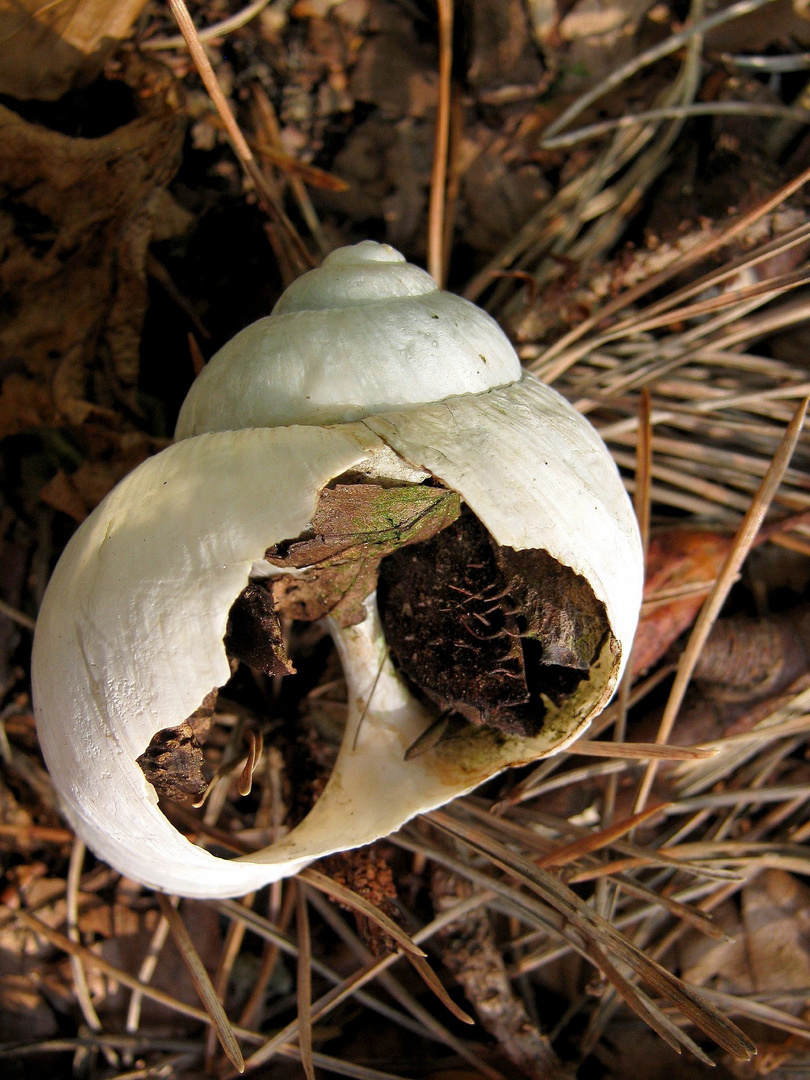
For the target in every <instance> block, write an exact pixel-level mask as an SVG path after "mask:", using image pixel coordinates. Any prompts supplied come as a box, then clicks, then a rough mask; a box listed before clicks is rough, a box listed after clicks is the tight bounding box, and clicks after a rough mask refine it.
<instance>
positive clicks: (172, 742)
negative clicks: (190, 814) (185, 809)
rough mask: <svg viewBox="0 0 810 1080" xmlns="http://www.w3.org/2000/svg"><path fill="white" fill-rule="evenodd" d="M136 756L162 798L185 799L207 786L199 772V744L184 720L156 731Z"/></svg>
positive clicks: (194, 795)
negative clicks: (138, 755)
mask: <svg viewBox="0 0 810 1080" xmlns="http://www.w3.org/2000/svg"><path fill="white" fill-rule="evenodd" d="M195 716H196V713H195ZM136 760H137V762H138V764H139V765H140V767H141V770H142V771H143V774H144V776H145V777H146V779H147V780H148V781H149V783H150V784H151V785H152V786H153V787H154V789H155V791H156V792H157V793H158V795H162V796H163V797H164V798H166V799H174V800H175V801H176V802H189V801H190V799H192V798H196V797H197V796H198V795H202V793H203V792H204V791H205V789H206V787H207V786H208V785H207V783H206V780H205V777H204V776H203V774H202V763H203V752H202V747H201V746H200V743H199V742H198V740H197V736H196V735H195V734H194V730H193V728H192V726H191V724H190V723H189V721H188V720H184V721H183V723H182V724H178V726H177V727H173V728H164V729H163V730H162V731H158V732H157V734H156V735H153V736H152V740H151V742H150V743H149V745H148V746H147V748H146V749H145V750H144V752H143V753H142V754H141V756H140V757H139V758H137V759H136Z"/></svg>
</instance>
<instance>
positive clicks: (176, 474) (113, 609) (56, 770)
mask: <svg viewBox="0 0 810 1080" xmlns="http://www.w3.org/2000/svg"><path fill="white" fill-rule="evenodd" d="M177 439H178V441H177V442H176V443H175V445H173V446H171V447H169V448H168V449H167V450H165V451H163V452H162V453H161V454H158V455H157V456H155V457H154V458H151V459H150V460H148V461H146V462H144V464H142V465H141V466H140V467H139V468H137V469H136V470H135V471H134V472H133V473H131V474H130V475H129V476H128V477H126V478H125V479H124V480H123V481H122V482H121V483H120V484H119V485H118V486H117V487H116V488H115V489H114V490H113V491H112V492H111V493H110V495H109V496H108V497H107V498H106V499H105V500H104V502H103V503H101V505H100V506H99V507H98V508H97V509H96V510H95V511H94V513H93V514H92V515H91V516H90V517H89V518H88V519H87V521H85V522H84V523H83V524H82V526H81V527H80V528H79V529H78V531H77V532H76V534H75V536H74V537H73V538H72V540H71V541H70V543H69V544H68V546H67V548H66V550H65V552H64V554H63V556H62V558H61V560H60V562H59V564H58V566H57V568H56V570H55V572H54V574H53V577H52V580H51V582H50V584H49V586H48V589H47V592H46V596H45V599H44V601H43V605H42V610H41V612H40V617H39V621H38V625H37V631H36V636H35V642H34V656H33V688H34V702H35V711H36V717H37V725H38V730H39V737H40V742H41V745H42V750H43V754H44V755H45V759H46V762H47V764H48V767H49V769H50V772H51V776H52V778H53V781H54V784H55V786H56V788H57V791H58V793H59V795H60V798H61V801H62V805H63V807H64V810H65V814H66V816H67V817H68V818H69V820H70V822H71V823H72V825H73V826H74V828H75V829H76V831H77V833H78V834H79V835H80V836H81V837H82V838H83V839H84V840H85V841H86V842H87V844H88V845H89V846H90V847H91V848H92V849H93V850H94V851H95V852H96V853H97V854H98V855H99V856H101V857H102V858H104V859H106V860H107V861H108V862H109V863H110V864H111V865H113V866H114V867H116V868H117V869H118V870H120V871H121V872H123V873H125V874H127V875H128V876H129V877H131V878H134V879H135V880H138V881H140V882H142V883H144V884H146V885H149V886H152V887H155V888H159V889H163V890H166V891H170V892H174V893H177V894H180V895H186V896H236V895H241V894H243V893H246V892H248V891H250V890H253V889H255V888H258V887H260V886H261V885H263V884H266V883H269V882H271V881H274V880H277V879H279V878H281V877H284V876H286V875H289V874H293V873H296V872H297V871H298V870H299V869H301V868H302V867H303V866H305V865H306V864H307V863H309V862H311V861H312V860H314V859H317V858H319V857H321V856H324V855H326V854H329V853H332V852H334V851H339V850H344V849H347V848H352V847H358V846H360V845H362V844H366V843H370V842H371V841H373V840H375V839H377V838H378V837H380V836H384V835H387V834H388V833H390V832H391V831H393V830H395V829H397V828H398V827H399V826H400V825H402V824H403V823H404V822H405V821H407V820H408V819H409V818H411V817H413V816H414V815H415V814H417V813H419V812H422V811H426V810H428V809H431V808H433V807H436V806H438V805H441V804H443V803H445V802H448V801H449V800H451V799H453V798H455V797H456V796H457V795H459V794H461V793H463V792H465V791H469V790H470V789H472V788H473V787H475V786H476V785H477V784H479V783H481V782H482V781H483V780H485V779H487V778H488V777H490V776H493V775H495V774H496V773H497V772H499V771H501V770H502V769H504V768H506V767H508V766H510V765H515V764H521V763H525V762H527V761H531V760H533V759H535V758H538V757H543V756H545V755H547V754H549V753H552V752H554V751H556V750H560V749H562V748H563V747H565V746H567V745H568V744H569V743H571V742H572V741H573V740H574V739H576V738H577V737H578V736H579V735H580V734H581V733H582V732H583V731H584V730H585V728H586V727H587V726H588V723H589V722H590V720H591V719H592V717H593V716H594V715H596V713H597V712H599V710H600V709H601V708H603V707H604V705H605V704H606V703H607V701H608V700H609V698H610V695H611V694H612V693H613V691H614V689H615V687H616V684H617V681H618V679H619V677H620V674H621V671H622V668H623V666H624V663H625V661H626V657H627V652H628V649H629V645H630V642H631V640H632V637H633V634H634V632H635V625H636V621H637V617H638V611H639V606H640V599H641V584H642V558H641V546H640V543H639V538H638V531H637V527H636V523H635V519H634V516H633V513H632V508H631V506H630V503H629V500H628V498H627V496H626V494H625V491H624V488H623V486H622V483H621V480H620V477H619V475H618V472H617V470H616V468H615V465H614V463H613V461H612V459H611V457H610V455H609V453H608V451H607V449H606V448H605V446H604V444H603V443H602V442H601V440H600V439H599V437H598V435H597V434H596V432H595V431H594V430H593V428H592V427H591V426H590V424H589V423H588V422H587V421H586V420H585V419H584V418H583V417H581V416H580V415H579V414H578V413H576V411H575V410H573V409H572V408H571V406H570V405H569V404H568V403H567V402H566V401H565V400H564V399H563V398H561V397H560V396H559V395H558V394H557V393H556V392H554V391H553V390H551V389H550V388H548V387H546V386H544V385H542V384H541V383H539V382H538V381H537V380H536V379H535V378H533V377H532V376H530V375H525V374H524V375H522V374H521V369H520V364H519V361H518V358H517V356H516V355H515V353H514V351H513V349H512V348H511V346H510V344H509V342H508V341H507V339H506V337H505V336H504V335H503V333H502V332H501V331H500V329H499V328H498V326H497V324H496V323H495V322H494V321H493V320H492V319H490V318H489V316H487V315H486V314H485V313H484V312H482V311H481V310H480V309H478V308H476V307H475V306H474V305H472V304H469V303H467V302H466V301H464V300H461V299H460V298H458V297H456V296H453V295H451V294H449V293H445V292H441V291H439V290H438V289H437V288H436V286H435V284H434V283H433V280H432V279H431V278H430V277H429V275H427V274H426V273H424V271H421V270H419V269H417V268H416V267H414V266H411V265H409V264H407V263H406V262H405V261H404V259H403V258H402V256H401V255H400V254H399V253H398V252H396V251H394V250H393V249H392V248H390V247H387V246H385V245H379V244H375V243H372V242H371V241H366V242H364V243H362V244H358V245H356V246H355V247H350V248H343V249H340V250H339V251H336V252H334V253H333V254H332V255H331V256H329V257H328V258H327V259H326V260H325V262H324V264H323V266H322V267H321V268H320V269H318V270H314V271H312V272H311V273H309V274H306V275H304V277H302V278H301V279H299V280H298V281H297V282H295V283H294V284H293V285H292V286H291V287H290V288H289V289H288V290H287V292H286V293H285V294H284V295H283V296H282V298H281V300H280V301H279V303H278V304H277V305H276V308H275V311H274V313H273V314H272V315H271V316H269V317H268V318H266V319H262V320H260V321H259V322H258V323H255V324H253V325H252V326H249V327H247V328H246V329H245V330H243V331H242V332H241V333H240V334H238V335H237V336H236V337H235V338H234V339H233V340H232V341H231V342H229V343H228V344H227V345H226V346H225V347H224V348H223V349H222V350H221V351H220V352H219V353H218V354H217V355H216V356H215V357H214V358H213V359H212V360H211V362H210V364H209V365H208V366H207V367H206V369H205V370H204V371H203V373H202V374H201V375H200V377H199V378H198V379H197V381H196V382H195V384H194V386H193V387H192V389H191V391H190V393H189V395H188V398H187V399H186V402H185V404H184V406H183V409H182V410H181V414H180V418H179V421H178V426H177ZM348 470H352V471H354V472H358V471H359V472H365V473H366V474H367V475H368V476H379V475H382V476H386V477H388V478H390V479H394V480H403V479H405V480H407V479H411V480H416V481H418V480H419V479H420V478H422V477H424V476H425V475H427V474H429V475H431V476H432V477H434V478H435V479H436V480H438V481H440V482H441V483H442V484H443V485H444V486H445V487H447V488H450V489H452V490H454V491H456V492H458V493H459V495H460V496H461V498H462V499H463V501H464V502H465V503H466V504H467V506H468V507H469V508H470V509H471V510H472V512H473V513H474V514H475V515H476V516H477V518H478V519H479V520H480V521H481V522H482V523H483V525H484V526H485V527H486V529H487V530H488V531H489V533H490V535H491V536H492V537H493V538H494V540H495V541H496V542H497V543H498V544H499V545H501V546H506V547H512V548H516V549H534V548H538V549H542V550H544V551H546V552H548V553H549V554H550V555H551V556H553V558H554V559H556V560H557V561H558V562H560V563H562V564H563V565H564V566H567V567H570V568H571V569H572V570H574V571H575V572H576V573H577V574H580V575H582V576H583V577H584V578H585V579H586V580H587V582H588V583H589V584H590V587H591V589H592V590H593V593H594V595H595V596H596V598H597V599H598V600H599V601H601V602H602V603H603V604H604V607H605V611H606V615H607V621H608V624H609V628H610V629H609V633H608V634H607V638H606V640H605V643H604V645H603V646H602V648H601V650H600V652H599V655H598V656H597V658H596V659H595V661H594V663H593V665H592V668H591V670H590V673H589V676H588V677H587V678H586V679H584V680H583V681H582V682H581V683H580V685H579V686H578V688H577V689H576V690H575V691H574V692H573V693H572V694H571V696H570V697H569V698H568V699H567V700H566V701H565V702H564V704H563V705H562V706H560V707H559V708H555V707H553V706H551V705H549V708H548V711H547V714H546V719H545V722H544V726H543V728H542V730H541V732H540V734H539V735H537V736H536V737H534V738H523V737H519V736H514V735H504V733H503V732H496V731H493V730H492V729H489V728H485V727H477V728H474V729H468V730H466V731H465V732H464V733H462V734H461V735H459V736H455V737H453V738H451V739H449V740H447V741H445V742H440V743H439V744H438V745H437V746H436V747H434V748H433V749H431V750H428V751H426V752H425V753H424V754H422V755H421V756H418V757H415V758H413V759H411V760H405V757H404V753H405V750H406V749H407V747H408V746H409V745H410V744H411V743H412V742H413V741H414V739H415V738H416V737H417V736H418V735H419V734H420V733H421V732H422V731H423V730H424V728H425V727H426V726H427V724H428V723H429V718H428V716H427V713H426V711H425V709H424V708H423V707H422V705H420V704H419V703H418V702H417V701H416V699H415V698H414V697H413V695H412V693H411V692H410V691H409V690H408V689H407V687H406V685H405V683H404V681H403V679H402V678H401V677H400V675H399V674H398V673H397V671H396V670H395V669H394V666H393V664H392V662H391V660H390V658H389V656H388V652H387V648H386V644H385V639H384V636H383V633H382V630H381V627H380V624H379V620H378V617H377V612H376V604H375V598H374V595H373V594H372V595H371V596H370V597H369V598H367V600H366V602H365V607H366V610H367V612H368V614H367V617H366V619H365V621H363V622H361V623H359V624H358V625H356V626H352V627H349V628H348V629H339V628H333V635H334V637H335V640H336V643H337V646H338V650H339V653H340V657H341V661H342V663H343V667H344V673H345V675H346V679H347V683H348V688H349V718H348V721H347V725H346V730H345V733H344V736H343V741H342V745H341V749H340V753H339V756H338V760H337V763H336V765H335V768H334V770H333V772H332V775H331V777H330V780H329V782H328V784H327V786H326V788H325V790H324V792H323V793H322V795H321V796H320V798H319V799H318V801H317V802H316V803H315V806H314V807H313V809H312V810H311V811H310V813H309V814H308V815H307V817H306V818H305V819H304V820H303V822H302V823H301V824H300V825H299V826H298V827H297V828H295V829H293V830H292V832H290V833H289V834H288V835H287V836H286V837H284V839H282V840H281V841H280V842H278V843H276V844H274V845H271V846H270V847H268V848H266V849H264V850H263V851H260V852H257V853H255V854H252V855H250V856H245V857H243V858H239V859H234V860H226V859H221V858H218V857H216V856H214V855H212V854H211V853H209V852H208V851H206V850H205V849H204V848H202V847H197V846H194V845H192V844H191V843H190V842H189V841H188V840H186V839H185V838H184V837H183V836H182V835H181V834H180V833H179V832H177V831H176V830H175V828H174V827H173V826H172V825H171V824H170V823H169V821H168V820H167V819H166V818H165V817H164V815H163V814H162V812H161V811H160V809H159V807H158V803H157V796H156V794H155V792H154V789H153V788H152V786H151V784H149V783H148V782H147V780H146V779H145V777H144V775H143V772H142V771H141V769H140V767H139V766H138V765H137V764H136V758H137V757H138V756H139V755H141V754H142V753H143V752H144V750H145V749H146V747H147V746H148V744H149V742H150V740H151V738H152V737H153V736H154V735H155V734H156V733H157V732H158V731H160V730H162V729H164V728H167V727H173V726H175V725H178V724H180V723H182V722H183V721H184V720H185V719H186V718H187V717H189V716H190V715H191V714H192V713H193V712H194V710H195V709H196V708H197V707H198V706H199V705H200V703H201V701H202V700H203V698H204V697H205V696H206V695H207V694H208V693H209V692H210V691H211V690H212V689H213V688H214V687H217V686H221V685H223V684H224V683H225V682H227V680H228V678H229V675H230V669H229V664H228V659H227V656H226V652H225V646H224V644H223V638H224V636H225V631H226V625H227V620H228V614H229V611H230V608H231V605H232V604H233V602H234V600H235V599H236V597H237V596H238V595H239V593H240V592H241V591H242V590H243V589H244V587H245V585H246V584H247V581H248V578H249V576H250V574H251V571H253V573H254V574H255V573H257V572H259V569H260V567H261V566H262V560H263V555H264V553H265V551H266V550H267V548H268V547H269V546H271V545H272V544H276V543H280V542H281V541H283V540H287V539H291V538H295V537H297V536H299V535H300V534H301V533H303V532H304V530H306V529H307V527H308V526H309V525H310V523H311V521H312V518H313V515H314V513H315V509H316V505H317V502H318V498H319V496H320V493H321V492H322V490H323V489H324V487H326V485H327V484H329V482H330V481H332V480H334V479H335V478H336V477H339V476H340V475H341V474H343V473H345V472H347V471H348ZM264 565H265V566H266V565H267V564H266V563H265V564H264ZM361 720H362V723H360V721H361Z"/></svg>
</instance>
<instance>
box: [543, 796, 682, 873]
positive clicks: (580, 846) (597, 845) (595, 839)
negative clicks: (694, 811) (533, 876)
mask: <svg viewBox="0 0 810 1080" xmlns="http://www.w3.org/2000/svg"><path fill="white" fill-rule="evenodd" d="M665 807H666V803H664V805H662V806H652V807H648V808H647V809H646V810H645V811H644V812H643V813H641V814H633V816H632V817H629V818H625V819H624V821H618V822H616V824H615V825H610V826H608V827H607V828H604V829H599V830H598V832H595V833H592V834H591V835H590V836H583V837H582V839H581V840H575V841H574V842H573V843H571V844H565V845H564V846H563V847H561V848H558V849H557V850H556V851H552V852H550V853H549V854H548V855H543V856H542V857H541V858H539V859H534V860H532V861H533V862H534V865H535V866H538V867H540V868H541V869H543V870H548V869H550V868H551V867H552V866H565V865H567V864H568V863H571V862H574V860H575V859H581V858H582V856H583V855H591V854H593V852H594V851H600V850H601V849H602V848H603V847H608V846H609V845H610V844H612V843H613V841H614V840H618V839H619V837H620V836H624V834H625V833H628V832H630V830H631V829H634V828H635V827H636V826H637V825H641V823H642V822H644V821H649V819H650V818H652V817H655V815H656V814H658V813H659V812H660V811H662V810H664V809H665Z"/></svg>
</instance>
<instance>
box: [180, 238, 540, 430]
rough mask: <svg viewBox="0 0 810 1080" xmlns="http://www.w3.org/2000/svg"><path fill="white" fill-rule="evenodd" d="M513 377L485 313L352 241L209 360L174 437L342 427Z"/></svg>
mask: <svg viewBox="0 0 810 1080" xmlns="http://www.w3.org/2000/svg"><path fill="white" fill-rule="evenodd" d="M520 375H521V368H520V361H519V359H518V357H517V354H516V353H515V351H514V349H513V348H512V346H511V344H510V343H509V340H508V338H507V337H506V335H505V334H504V333H503V331H502V330H501V328H500V327H499V326H498V324H497V323H496V322H495V321H494V319H491V318H490V316H489V315H487V314H486V312H484V311H482V310H481V309H480V308H478V307H476V306H475V305H474V304H471V303H470V302H469V301H467V300H463V299H462V298H461V297H460V296H455V295H454V294H453V293H448V292H444V291H443V290H441V289H439V288H437V287H436V283H435V281H434V280H433V278H432V277H431V276H430V274H428V273H426V272H425V271H424V270H420V269H419V268H418V267H416V266H413V265H412V264H410V263H407V262H406V261H405V259H404V257H403V256H402V255H400V253H399V252H398V251H395V250H394V248H392V247H389V246H388V245H387V244H377V243H375V242H374V241H373V240H364V241H363V242H362V243H360V244H355V245H354V246H353V247H345V248H339V249H338V250H337V251H333V252H332V254H331V255H329V256H327V258H326V259H325V260H324V262H323V265H322V266H321V267H319V268H318V269H317V270H311V271H310V272H309V273H308V274H304V275H303V276H302V277H300V278H299V279H298V280H297V281H295V282H294V283H293V284H292V285H291V286H290V287H289V288H288V289H287V290H286V292H284V294H283V295H282V296H281V298H280V299H279V301H278V303H277V304H276V306H275V308H274V309H273V312H272V314H270V315H268V316H267V317H266V318H264V319H259V320H258V321H257V322H254V323H252V324H251V325H250V326H247V327H245V329H244V330H242V331H241V332H240V333H238V334H237V335H236V337H234V338H233V339H232V340H231V341H229V342H228V343H227V345H225V346H224V347H223V348H222V349H220V350H219V352H218V353H216V355H215V356H213V357H212V359H211V361H210V362H209V363H208V364H207V366H206V367H205V369H204V370H203V372H202V374H201V375H200V376H199V378H198V379H197V381H196V382H195V383H194V385H193V386H192V388H191V390H190V391H189V394H188V396H187V398H186V400H185V402H184V404H183V407H182V409H181V410H180V417H179V419H178V422H177V430H176V433H175V434H176V437H177V438H178V439H185V438H188V437H189V436H191V435H199V434H202V433H204V432H207V431H231V430H236V429H239V428H247V427H280V426H287V425H290V424H334V423H345V422H347V421H352V420H360V419H362V418H363V417H366V416H370V415H373V414H375V413H380V412H385V411H386V410H389V409H400V408H408V407H409V406H414V405H423V404H426V403H428V402H434V401H440V400H442V399H444V398H448V397H454V396H456V395H459V394H478V393H481V392H482V391H485V390H491V389H493V388H495V387H498V386H505V385H507V384H509V383H512V382H515V381H516V380H517V379H519V378H520Z"/></svg>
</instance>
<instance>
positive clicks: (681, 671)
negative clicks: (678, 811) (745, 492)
mask: <svg viewBox="0 0 810 1080" xmlns="http://www.w3.org/2000/svg"><path fill="white" fill-rule="evenodd" d="M808 403H810V399H807V398H805V400H804V401H803V402H802V404H801V405H800V406H799V408H798V409H797V410H796V413H795V414H794V416H793V419H792V420H791V422H790V424H789V425H788V429H787V431H786V432H785V434H784V437H783V439H782V442H781V444H780V446H779V449H778V450H777V452H776V454H775V456H774V459H773V461H772V463H771V466H770V468H769V469H768V472H767V474H766V475H765V478H764V479H763V481H762V483H761V485H760V487H759V490H758V491H757V493H756V495H755V496H754V499H753V501H752V503H751V506H750V508H749V510H748V513H747V514H746V515H745V518H744V519H743V522H742V524H741V525H740V528H739V529H738V531H737V535H736V536H735V538H734V543H733V544H732V547H731V550H730V551H729V553H728V556H727V557H726V560H725V562H724V564H723V567H722V569H721V570H720V573H719V574H718V577H717V581H716V582H715V585H714V588H713V589H712V591H711V592H710V593H709V595H708V596H707V597H706V600H705V602H704V604H703V607H702V608H701V610H700V614H699V615H698V617H697V619H696V621H695V625H694V627H693V628H692V633H691V634H690V636H689V641H688V643H687V645H686V648H685V649H684V652H683V655H682V656H681V659H680V662H679V664H678V670H677V671H676V673H675V681H674V682H673V684H672V689H671V691H670V695H669V698H668V699H667V703H666V706H665V708H664V715H663V716H662V718H661V724H660V727H659V729H658V735H657V737H656V742H658V743H665V742H666V741H667V740H668V738H669V736H670V733H671V731H672V726H673V724H674V723H675V718H676V716H677V715H678V711H679V710H680V707H681V704H682V702H683V698H684V694H685V693H686V688H687V686H688V685H689V680H690V679H691V677H692V672H693V670H694V667H695V664H696V663H697V659H698V655H699V653H700V651H701V649H702V648H703V646H704V645H705V643H706V639H707V637H708V636H709V632H710V631H711V628H712V625H713V623H714V621H715V619H716V618H717V616H718V615H719V614H720V609H721V607H722V606H723V604H724V603H725V600H726V597H727V596H728V594H729V591H730V589H731V586H732V585H733V584H734V582H735V581H736V579H737V575H738V573H739V571H740V568H741V566H742V564H743V562H744V561H745V558H746V556H747V555H748V552H749V551H750V550H751V547H752V546H753V543H754V541H755V539H756V535H757V533H758V531H759V528H760V526H761V525H762V522H763V520H764V518H765V515H766V513H767V512H768V508H769V507H770V505H771V501H772V500H773V497H774V495H775V494H776V491H777V489H778V487H779V485H780V483H781V482H782V477H783V475H784V473H785V470H786V469H787V467H788V464H789V463H790V459H791V457H792V456H793V451H794V450H795V448H796V443H797V442H798V440H799V436H800V434H801V431H802V427H803V425H804V418H805V415H806V413H807V407H808ZM656 768H657V764H656V762H655V761H651V762H650V763H649V765H648V766H647V769H646V771H645V774H644V777H643V779H642V782H641V784H640V786H639V792H638V796H637V798H636V811H639V810H642V809H643V808H644V804H645V803H646V801H647V798H648V796H649V793H650V791H651V789H652V785H653V780H654V779H655V773H656Z"/></svg>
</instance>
